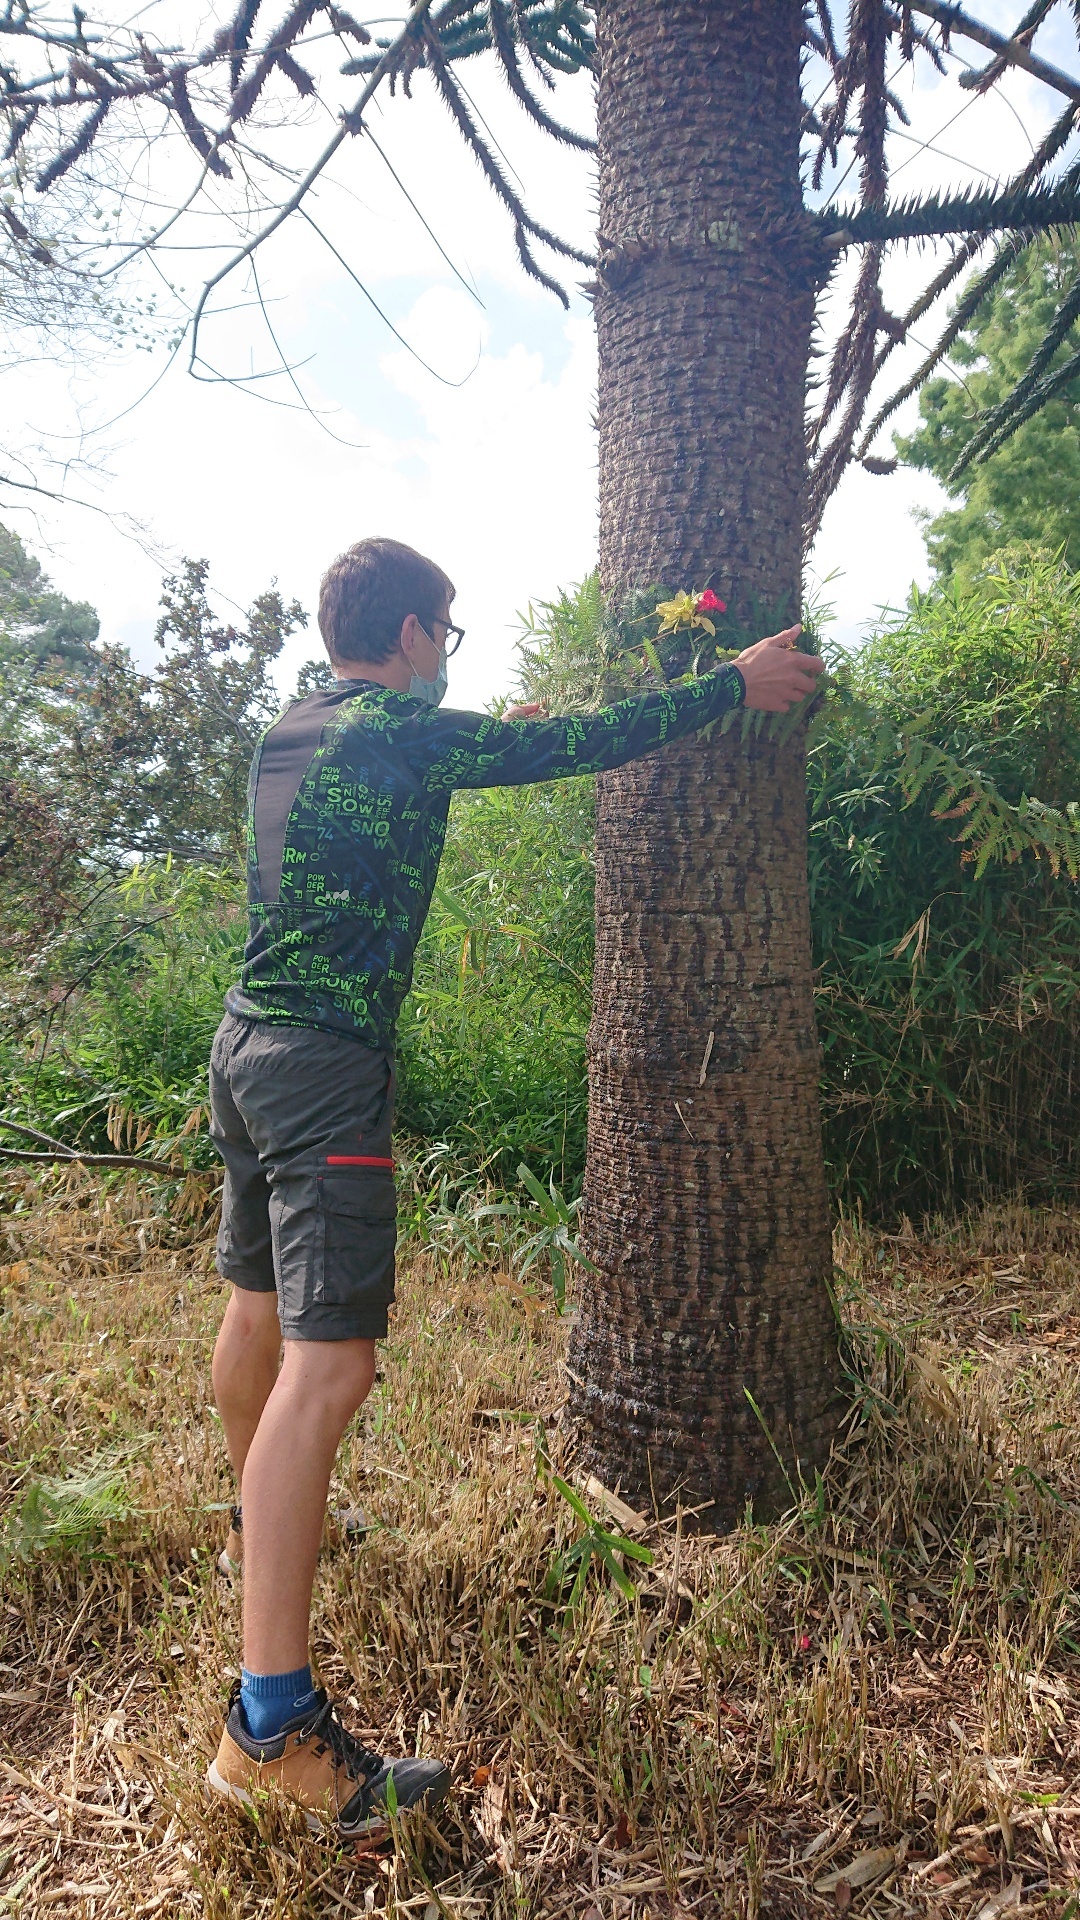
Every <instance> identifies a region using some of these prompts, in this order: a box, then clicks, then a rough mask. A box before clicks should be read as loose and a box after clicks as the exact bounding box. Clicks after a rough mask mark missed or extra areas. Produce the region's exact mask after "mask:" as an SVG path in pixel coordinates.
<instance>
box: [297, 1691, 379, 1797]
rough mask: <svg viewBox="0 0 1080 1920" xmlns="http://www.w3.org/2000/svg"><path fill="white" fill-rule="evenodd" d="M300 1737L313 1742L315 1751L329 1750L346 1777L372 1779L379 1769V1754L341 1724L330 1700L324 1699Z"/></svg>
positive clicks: (319, 1752) (321, 1752)
mask: <svg viewBox="0 0 1080 1920" xmlns="http://www.w3.org/2000/svg"><path fill="white" fill-rule="evenodd" d="M304 1738H305V1740H312V1741H314V1743H315V1752H316V1753H317V1754H323V1753H326V1752H327V1750H329V1751H330V1752H331V1753H332V1754H333V1756H334V1760H335V1762H336V1764H337V1765H338V1766H339V1767H341V1768H343V1769H344V1771H345V1773H346V1774H347V1776H348V1778H349V1779H350V1780H373V1779H374V1778H375V1775H376V1774H377V1773H381V1772H382V1768H383V1763H382V1760H381V1758H380V1756H379V1755H378V1754H377V1753H372V1751H371V1748H370V1747H365V1746H364V1744H363V1741H362V1740H358V1739H357V1737H356V1735H355V1733H350V1732H349V1730H348V1728H347V1727H343V1726H342V1724H341V1721H340V1720H339V1719H338V1717H337V1713H336V1711H335V1708H334V1703H333V1701H332V1700H327V1701H326V1702H325V1703H324V1704H323V1706H321V1707H320V1708H319V1711H318V1713H317V1714H316V1715H315V1717H314V1719H313V1720H312V1722H311V1725H310V1726H309V1727H308V1728H306V1729H305V1733H304Z"/></svg>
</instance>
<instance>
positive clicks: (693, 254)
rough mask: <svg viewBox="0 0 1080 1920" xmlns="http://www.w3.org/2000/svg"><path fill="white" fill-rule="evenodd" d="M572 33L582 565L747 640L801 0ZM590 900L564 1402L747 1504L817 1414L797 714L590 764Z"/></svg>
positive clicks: (732, 1513)
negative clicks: (580, 118)
mask: <svg viewBox="0 0 1080 1920" xmlns="http://www.w3.org/2000/svg"><path fill="white" fill-rule="evenodd" d="M598 32H599V48H600V79H599V96H598V112H599V141H600V257H601V275H600V281H599V284H598V289H597V295H596V314H597V327H598V335H599V349H600V395H599V428H600V503H601V504H600V524H601V547H600V556H601V572H602V577H603V580H604V584H605V587H606V588H607V589H608V590H609V591H611V592H613V593H618V592H620V591H621V590H623V589H625V588H627V587H629V586H632V585H642V584H645V583H647V582H661V583H663V584H664V585H665V586H669V587H672V588H674V587H687V588H691V589H693V588H697V589H700V588H703V587H704V586H705V585H706V584H711V585H713V586H714V587H715V588H716V590H717V591H718V593H719V594H720V595H721V597H722V598H724V599H725V600H727V601H728V603H729V605H730V606H731V607H732V609H733V611H735V612H736V613H737V614H739V615H740V616H741V617H742V619H743V620H744V621H745V622H746V624H748V625H751V624H752V625H753V626H754V627H755V629H756V631H757V632H759V633H760V632H766V631H770V630H771V628H772V627H773V626H776V625H779V624H781V623H782V621H783V620H784V619H794V618H796V617H797V615H798V608H799V602H800V577H801V563H802V522H803V511H804V505H805V483H806V455H805V441H804V403H805V388H806V371H807V364H808V358H809V349H810V330H811V323H812V317H813V288H812V287H811V285H810V284H809V282H808V280H807V278H806V274H805V271H803V272H800V268H799V264H798V261H797V259H796V258H794V257H792V256H789V259H790V264H788V265H785V255H784V250H783V248H782V246H779V245H778V244H777V242H776V240H775V238H774V240H773V242H772V244H767V243H766V242H765V240H764V238H763V237H762V233H763V227H764V226H765V223H766V222H768V224H769V227H770V229H771V231H772V232H773V234H774V235H775V234H776V233H777V231H780V232H783V231H784V230H785V229H790V230H792V231H797V230H798V227H799V225H800V222H801V221H802V219H803V215H802V200H801V189H800V180H799V128H800V114H801V101H800V88H799V58H800V51H799V50H800V39H801V8H800V6H799V5H798V4H797V0H768V3H767V4H763V0H664V4H662V5H659V4H657V0H602V4H601V6H600V7H599V10H598ZM766 623H768V624H766ZM596 898H597V952H596V974H595V987H594V999H593V1018H592V1027H591V1032H590V1041H589V1048H590V1120H589V1148H588V1166H587V1173H586V1183H585V1239H586V1245H587V1247H588V1251H589V1253H590V1255H591V1257H592V1259H593V1261H594V1263H595V1265H596V1268H597V1271H596V1272H595V1274H587V1275H585V1276H584V1279H583V1282H582V1285H581V1288H580V1295H581V1298H580V1307H579V1313H578V1317H577V1320H576V1323H575V1327H574V1334H573V1341H572V1348H571V1361H570V1367H571V1408H572V1411H573V1412H574V1413H575V1414H576V1415H577V1417H578V1419H579V1421H580V1423H581V1431H582V1437H583V1442H584V1447H585V1452H586V1455H587V1457H588V1463H589V1465H590V1466H591V1467H593V1468H594V1470H595V1471H596V1472H597V1473H598V1474H599V1475H600V1477H601V1478H602V1479H603V1480H604V1481H605V1482H606V1483H607V1484H608V1485H612V1486H614V1485H616V1484H618V1485H620V1486H621V1488H622V1490H623V1492H624V1494H625V1495H626V1496H627V1497H629V1498H631V1499H633V1500H635V1501H638V1502H642V1503H645V1504H649V1503H650V1502H651V1501H652V1500H653V1499H655V1501H656V1502H657V1503H658V1504H659V1505H660V1506H665V1505H669V1504H670V1503H671V1502H672V1500H673V1499H675V1498H679V1499H681V1500H682V1502H683V1503H684V1504H689V1505H693V1506H698V1505H701V1506H704V1507H706V1509H707V1510H706V1512H705V1513H704V1514H703V1516H702V1517H703V1519H704V1520H705V1521H706V1523H707V1524H710V1525H714V1526H719V1525H725V1524H728V1523H730V1522H732V1521H733V1520H735V1519H736V1518H737V1517H738V1515H739V1514H740V1512H741V1511H742V1509H743V1508H744V1506H745V1504H746V1502H747V1500H748V1499H752V1500H753V1503H754V1511H755V1514H756V1515H757V1516H758V1517H762V1516H763V1515H765V1514H767V1513H768V1512H770V1511H775V1510H776V1509H777V1508H778V1507H779V1506H782V1505H784V1504H787V1503H788V1502H789V1500H790V1494H789V1491H788V1489H789V1486H791V1485H794V1484H795V1482H796V1479H797V1473H798V1471H801V1472H802V1473H803V1474H805V1473H807V1472H808V1471H809V1472H811V1474H812V1469H813V1468H814V1467H815V1466H817V1465H820V1464H821V1463H822V1462H823V1460H824V1458H825V1457H826V1455H827V1453H828V1448H829V1443H830V1440H831V1438H832V1435H833V1432H834V1430H835V1426H836V1422H837V1418H838V1415H839V1411H840V1397H839V1392H838V1386H839V1364H838V1358H837V1344H836V1326H835V1319H834V1315H833V1312H832V1308H831V1304H830V1299H829V1292H828V1279H829V1274H830V1235H829V1213H828V1199H827V1194H826V1188H825V1178H824V1169H823V1164H822V1153H821V1135H820V1121H819V1113H818V1068H819V1058H818V1045H817V1038H816V1034H815V1030H814V1016H813V1002H812V977H811V960H810V925H809V907H808V895H807V879H806V809H805V753H804V744H803V740H802V737H801V735H797V736H796V737H795V738H794V739H793V740H791V741H790V742H789V743H788V744H786V745H782V746H780V745H776V744H775V743H774V742H772V741H771V740H770V739H768V738H766V737H762V739H760V740H758V741H750V742H749V743H748V744H746V745H743V744H741V743H740V740H739V733H738V729H736V732H735V733H734V734H732V733H729V734H727V735H725V736H723V737H722V738H721V737H717V738H714V739H713V740H712V741H711V742H708V743H706V742H704V741H702V740H701V739H694V740H689V741H685V742H680V743H679V744H677V745H675V746H673V747H669V748H667V749H665V751H663V752H662V753H660V754H657V755H655V756H653V757H652V758H650V759H647V760H643V761H639V762H637V763H636V764H635V765H633V766H630V767H626V768H624V769H622V770H621V771H619V772H617V773H613V774H608V775H606V776H604V777H603V778H602V780H601V782H600V797H599V819H598V828H597V887H596ZM778 1455H779V1456H780V1459H779V1460H778V1458H777V1456H778ZM781 1462H782V1464H781Z"/></svg>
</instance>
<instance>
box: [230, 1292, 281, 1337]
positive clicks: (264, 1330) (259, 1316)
mask: <svg viewBox="0 0 1080 1920" xmlns="http://www.w3.org/2000/svg"><path fill="white" fill-rule="evenodd" d="M228 1317H229V1322H230V1326H231V1329H232V1331H233V1332H234V1333H236V1334H237V1335H238V1336H239V1337H240V1339H242V1340H267V1339H271V1338H277V1339H280V1338H281V1329H280V1326H279V1323H278V1305H277V1294H276V1293H253V1292H252V1291H251V1290H250V1288H247V1287H234V1288H233V1290H232V1295H231V1297H230V1300H229V1308H228Z"/></svg>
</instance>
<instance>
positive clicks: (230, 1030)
mask: <svg viewBox="0 0 1080 1920" xmlns="http://www.w3.org/2000/svg"><path fill="white" fill-rule="evenodd" d="M210 1108H211V1123H210V1137H211V1139H212V1140H213V1141H214V1144H215V1146H216V1147H217V1150H218V1152H219V1153H220V1155H221V1157H222V1159H223V1160H224V1162H225V1191H224V1194H223V1195H222V1203H221V1226H220V1228H219V1230H218V1239H217V1268H218V1272H219V1273H220V1274H221V1275H222V1276H223V1278H224V1279H226V1280H231V1281H232V1283H233V1285H234V1286H236V1287H244V1288H246V1289H248V1290H249V1291H250V1292H253V1293H273V1292H274V1291H275V1289H276V1291H277V1297H278V1313H279V1316H280V1319H281V1331H282V1334H283V1336H284V1338H285V1339H286V1340H382V1339H385V1337H386V1330H387V1308H388V1307H389V1306H390V1303H391V1301H392V1300H393V1298H394V1243H395V1239H396V1236H397V1204H396V1195H395V1190H394V1162H393V1158H392V1156H391V1151H390V1129H391V1126H392V1124H393V1118H394V1062H393V1056H392V1055H391V1054H389V1053H381V1052H376V1051H375V1050H374V1049H373V1048H371V1047H362V1046H360V1045H359V1043H358V1042H357V1041H355V1040H352V1039H350V1038H349V1037H348V1036H347V1035H345V1034H336V1033H326V1032H323V1031H322V1029H321V1028H318V1027H286V1026H272V1025H271V1024H270V1023H269V1022H267V1021H262V1020H241V1019H239V1018H238V1017H237V1016H236V1015H235V1014H232V1013H227V1014H226V1015H225V1018H224V1020H223V1021H222V1023H221V1025H220V1027H219V1028H218V1030H217V1035H216V1037H215V1040H214V1047H213V1052H212V1054H211V1056H210Z"/></svg>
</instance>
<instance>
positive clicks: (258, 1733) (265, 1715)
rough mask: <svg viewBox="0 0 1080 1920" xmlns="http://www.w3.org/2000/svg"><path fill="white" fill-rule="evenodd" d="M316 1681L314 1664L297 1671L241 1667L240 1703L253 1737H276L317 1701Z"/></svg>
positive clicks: (263, 1738) (262, 1738)
mask: <svg viewBox="0 0 1080 1920" xmlns="http://www.w3.org/2000/svg"><path fill="white" fill-rule="evenodd" d="M315 1691H316V1689H315V1682H314V1680H313V1679H312V1677H311V1668H310V1667H297V1669H296V1672H295V1673H249V1672H248V1670H247V1668H246V1667H242V1668H241V1670H240V1705H241V1706H242V1708H243V1710H244V1719H245V1720H246V1721H247V1726H248V1732H249V1733H250V1734H251V1737H252V1739H253V1740H273V1739H274V1738H275V1737H276V1735H277V1734H279V1733H280V1732H281V1729H282V1727H283V1726H284V1725H285V1722H286V1720H292V1719H293V1718H294V1717H295V1715H296V1714H298V1713H303V1711H304V1708H305V1707H310V1706H314V1704H315Z"/></svg>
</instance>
